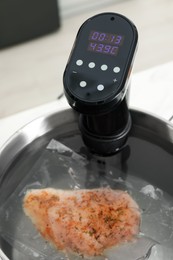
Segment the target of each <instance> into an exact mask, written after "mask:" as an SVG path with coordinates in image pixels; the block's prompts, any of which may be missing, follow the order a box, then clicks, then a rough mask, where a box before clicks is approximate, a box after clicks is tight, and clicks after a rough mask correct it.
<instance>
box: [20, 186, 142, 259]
mask: <svg viewBox="0 0 173 260" xmlns="http://www.w3.org/2000/svg"><path fill="white" fill-rule="evenodd" d="M23 208H24V211H25V214H26V215H27V216H29V217H30V219H31V220H32V222H33V223H34V225H35V226H36V228H37V229H38V231H39V232H40V233H41V234H42V236H43V237H44V238H45V239H46V240H48V241H50V242H51V243H52V244H53V245H55V247H56V248H57V249H59V250H65V251H72V252H75V253H78V254H80V255H84V256H96V255H101V254H102V253H103V251H104V250H105V249H107V248H109V247H111V246H115V245H118V244H120V243H123V242H129V241H133V239H134V238H135V236H136V235H137V234H138V233H139V226H140V211H139V207H138V205H137V204H136V202H135V201H134V200H133V199H132V198H131V197H130V195H129V194H128V193H127V192H124V191H120V190H112V189H109V188H99V189H92V190H73V191H72V190H69V191H67V190H55V189H52V188H47V189H41V190H31V191H28V192H27V194H26V195H25V197H24V201H23Z"/></svg>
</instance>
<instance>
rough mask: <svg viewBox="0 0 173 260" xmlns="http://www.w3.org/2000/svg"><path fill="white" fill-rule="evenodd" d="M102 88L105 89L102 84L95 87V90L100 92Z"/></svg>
mask: <svg viewBox="0 0 173 260" xmlns="http://www.w3.org/2000/svg"><path fill="white" fill-rule="evenodd" d="M104 88H105V87H104V85H102V84H99V85H98V86H97V89H98V90H99V91H102V90H103V89H104Z"/></svg>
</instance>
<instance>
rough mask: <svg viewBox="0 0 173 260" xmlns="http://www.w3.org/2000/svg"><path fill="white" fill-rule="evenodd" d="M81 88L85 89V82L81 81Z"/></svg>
mask: <svg viewBox="0 0 173 260" xmlns="http://www.w3.org/2000/svg"><path fill="white" fill-rule="evenodd" d="M79 85H80V86H81V87H82V88H84V87H86V85H87V83H86V81H84V80H83V81H81V82H80V84H79Z"/></svg>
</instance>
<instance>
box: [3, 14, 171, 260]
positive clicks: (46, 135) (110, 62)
mask: <svg viewBox="0 0 173 260" xmlns="http://www.w3.org/2000/svg"><path fill="white" fill-rule="evenodd" d="M137 38H138V36H137V30H136V27H135V26H134V25H133V23H132V22H131V21H129V20H128V19H127V18H126V17H124V16H122V15H119V14H115V13H103V14H99V15H96V16H94V17H92V18H90V19H88V20H87V21H86V22H85V23H84V24H83V25H82V26H81V28H80V30H79V32H78V34H77V37H76V40H75V43H74V46H73V49H72V52H71V55H70V58H69V61H68V63H67V67H66V69H65V72H64V79H63V81H64V90H65V95H66V98H67V100H68V102H69V104H70V105H71V107H72V108H73V109H72V108H68V109H66V110H63V111H59V112H56V113H53V114H50V115H47V116H45V117H42V118H38V119H36V120H34V121H33V122H31V123H29V124H28V125H26V126H25V127H23V128H22V129H20V131H18V132H17V133H16V134H15V135H14V136H12V137H11V139H10V140H8V142H7V143H6V144H5V145H4V146H3V147H2V148H1V150H0V194H1V196H0V249H1V250H0V259H2V260H6V259H9V260H20V259H21V260H23V259H27V260H30V259H54V260H55V259H67V258H65V256H64V255H63V253H62V252H59V251H56V252H53V251H52V250H53V249H50V247H49V245H47V244H45V241H43V240H42V238H41V237H40V236H39V235H38V234H37V232H36V231H35V230H34V229H33V226H32V224H31V223H30V221H29V220H28V219H27V218H26V216H25V215H24V213H23V210H22V198H23V196H24V194H25V192H26V190H27V189H32V188H45V187H54V188H58V189H80V188H86V189H92V188H98V187H110V188H112V189H122V190H126V191H128V192H129V193H130V195H131V196H132V197H133V198H134V199H135V200H136V202H137V203H138V205H139V207H140V210H141V215H142V223H141V227H140V229H141V232H142V233H143V234H144V235H145V236H146V237H149V238H151V239H152V240H153V241H156V243H155V244H154V246H153V247H152V248H149V250H148V251H146V253H145V254H142V253H141V255H140V256H139V257H138V258H136V260H137V259H151V260H163V259H167V260H171V259H172V258H173V246H172V245H173V189H172V183H173V126H172V125H171V124H170V123H169V122H166V121H163V120H161V119H160V118H157V117H154V116H152V115H149V114H146V113H145V112H142V111H137V110H133V109H129V108H128V88H129V76H130V73H131V68H132V64H133V59H134V54H135V51H136V46H137ZM33 129H34V131H33ZM141 252H142V250H141ZM131 254H132V252H129V259H130V255H131ZM97 259H99V258H97ZM100 259H104V258H100ZM109 259H116V254H113V255H110V257H109ZM126 259H127V258H126Z"/></svg>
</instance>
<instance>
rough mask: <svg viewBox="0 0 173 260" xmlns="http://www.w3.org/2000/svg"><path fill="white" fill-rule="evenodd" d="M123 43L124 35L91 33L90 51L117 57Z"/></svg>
mask: <svg viewBox="0 0 173 260" xmlns="http://www.w3.org/2000/svg"><path fill="white" fill-rule="evenodd" d="M123 42H124V36H122V35H117V34H111V33H105V32H98V31H91V32H90V34H89V44H88V51H92V52H96V53H102V54H108V55H113V56H116V55H117V54H118V51H119V48H120V46H122V45H123Z"/></svg>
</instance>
